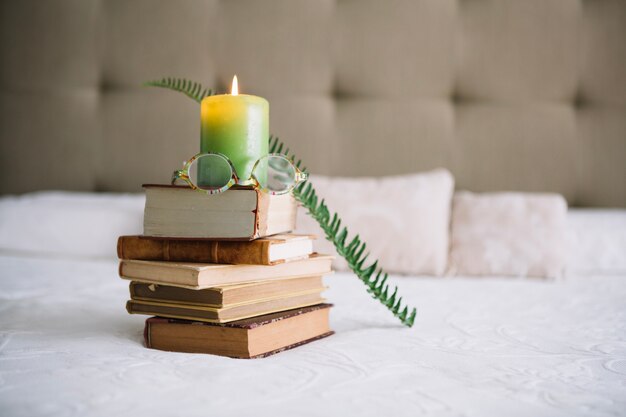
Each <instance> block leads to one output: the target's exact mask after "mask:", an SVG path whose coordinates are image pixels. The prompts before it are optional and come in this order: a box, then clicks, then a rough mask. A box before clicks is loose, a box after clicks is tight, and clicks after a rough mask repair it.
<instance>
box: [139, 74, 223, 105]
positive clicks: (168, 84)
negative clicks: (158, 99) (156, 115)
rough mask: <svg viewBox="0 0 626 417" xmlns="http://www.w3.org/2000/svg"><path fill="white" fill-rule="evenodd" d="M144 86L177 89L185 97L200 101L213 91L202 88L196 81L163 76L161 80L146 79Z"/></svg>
mask: <svg viewBox="0 0 626 417" xmlns="http://www.w3.org/2000/svg"><path fill="white" fill-rule="evenodd" d="M143 85H144V86H146V87H160V88H167V89H169V90H173V91H178V92H179V93H183V94H184V95H186V96H187V97H189V98H191V99H193V100H195V101H197V102H198V103H200V102H202V99H203V98H205V97H207V96H210V95H212V94H213V92H212V91H211V90H210V89H208V88H203V87H202V84H200V83H196V82H193V81H190V80H187V79H185V78H171V77H165V78H162V79H161V80H155V81H148V82H145V83H144V84H143Z"/></svg>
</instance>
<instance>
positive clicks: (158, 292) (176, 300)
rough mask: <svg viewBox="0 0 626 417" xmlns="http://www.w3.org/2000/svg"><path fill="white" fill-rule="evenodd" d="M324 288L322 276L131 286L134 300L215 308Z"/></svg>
mask: <svg viewBox="0 0 626 417" xmlns="http://www.w3.org/2000/svg"><path fill="white" fill-rule="evenodd" d="M324 288H325V287H324V283H323V281H322V277H321V276H313V277H302V278H289V279H281V280H276V281H256V282H250V283H246V284H235V285H220V286H216V287H213V288H206V289H202V290H192V289H189V288H182V287H174V286H171V285H159V284H149V283H144V282H137V281H132V282H131V283H130V285H129V290H130V298H131V299H133V300H139V301H151V302H162V303H172V304H180V305H192V306H193V305H196V306H204V307H214V308H223V307H229V306H233V305H237V304H247V303H254V302H260V301H265V300H271V299H275V298H284V297H288V296H291V295H293V294H299V293H304V292H308V291H313V290H320V291H321V290H322V289H324Z"/></svg>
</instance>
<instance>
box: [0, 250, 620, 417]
mask: <svg viewBox="0 0 626 417" xmlns="http://www.w3.org/2000/svg"><path fill="white" fill-rule="evenodd" d="M0 270H1V271H2V273H3V277H2V279H1V280H0V294H1V295H2V296H1V297H2V298H1V300H2V301H1V304H2V314H1V315H0V341H1V342H2V344H1V346H2V355H1V359H2V366H0V381H2V382H1V387H2V389H1V390H0V410H2V415H7V416H13V417H21V416H24V417H39V416H50V415H54V416H81V417H82V416H86V415H89V416H93V417H98V416H106V417H110V416H147V415H149V416H154V417H160V416H168V417H169V416H172V415H180V414H184V415H186V416H206V415H207V414H210V415H216V416H223V417H231V416H242V415H249V414H250V410H254V415H255V416H259V417H265V416H271V417H280V416H301V415H304V416H339V415H341V416H353V415H358V416H375V417H380V416H383V415H384V416H387V415H393V416H398V417H404V416H407V417H408V416H416V415H420V416H427V415H433V416H438V417H449V416H458V417H489V416H494V417H501V416H516V417H517V416H519V417H522V416H555V417H557V416H558V417H561V416H562V417H573V416H594V417H614V416H619V415H622V414H623V412H624V409H626V396H625V395H624V375H625V373H626V350H625V346H626V329H625V328H624V325H625V324H624V323H625V321H624V316H625V315H626V309H625V305H624V299H625V298H626V276H624V275H622V276H615V277H607V276H586V277H584V279H577V280H566V281H552V282H545V281H540V280H524V281H522V280H516V281H511V280H510V279H499V278H495V277H494V278H491V279H484V280H470V279H460V278H454V279H446V280H442V279H440V278H435V279H433V278H417V277H414V278H405V279H402V280H400V279H397V280H396V279H395V278H394V277H392V278H391V281H392V282H393V283H395V284H399V285H400V288H401V292H402V295H403V297H404V298H403V299H404V300H405V301H406V302H409V303H410V304H413V305H415V306H417V307H418V315H417V320H416V322H415V326H414V327H413V328H412V329H407V328H404V327H402V326H401V325H399V324H398V322H397V321H396V320H395V318H394V317H393V316H391V315H390V314H389V313H388V312H387V310H386V309H385V308H384V307H382V306H380V305H379V304H378V303H377V302H375V301H374V300H372V299H371V297H370V296H369V295H368V294H367V293H366V291H365V289H364V287H363V284H362V283H360V282H359V281H358V279H357V278H356V277H354V276H352V275H349V274H336V275H334V276H329V277H327V279H326V280H325V282H326V284H327V285H329V287H330V289H329V291H327V292H326V293H325V294H326V296H327V298H328V299H329V301H330V302H332V303H334V304H335V307H334V309H333V310H331V312H330V320H331V328H332V329H333V330H335V331H336V334H335V335H334V336H332V337H329V338H327V339H324V340H321V341H318V342H315V343H311V344H309V345H305V346H302V347H299V348H297V349H294V350H291V351H287V352H283V353H281V354H279V355H275V356H272V357H269V358H266V359H259V360H254V361H247V360H237V359H228V358H222V357H217V356H209V355H200V354H183V353H168V352H161V351H157V350H149V349H146V348H145V347H143V345H142V343H143V336H142V330H143V322H144V317H142V316H136V315H132V316H131V315H129V314H127V313H126V311H125V310H124V302H125V301H126V299H127V297H128V285H127V283H126V282H123V281H122V280H121V279H119V278H118V277H117V263H116V262H115V261H113V260H110V261H98V262H96V261H89V262H87V261H79V260H68V259H50V258H35V257H30V258H29V257H24V256H20V257H10V256H6V255H1V254H0Z"/></svg>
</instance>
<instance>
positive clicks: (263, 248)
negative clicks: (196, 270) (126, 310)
mask: <svg viewBox="0 0 626 417" xmlns="http://www.w3.org/2000/svg"><path fill="white" fill-rule="evenodd" d="M312 253H313V241H312V237H311V236H309V235H294V234H280V235H275V236H270V237H266V238H261V239H256V240H252V241H243V242H242V241H231V240H226V241H224V240H207V239H168V238H157V237H148V236H120V237H119V239H118V241H117V256H118V257H119V258H120V259H137V260H144V261H173V262H204V263H216V264H252V265H275V264H277V263H282V262H286V261H291V260H295V259H303V258H306V257H308V256H309V255H310V254H312Z"/></svg>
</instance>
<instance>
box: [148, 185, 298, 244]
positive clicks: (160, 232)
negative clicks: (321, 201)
mask: <svg viewBox="0 0 626 417" xmlns="http://www.w3.org/2000/svg"><path fill="white" fill-rule="evenodd" d="M143 188H144V190H145V192H146V205H145V210H144V220H143V231H144V233H143V234H144V235H145V236H156V237H179V238H209V239H240V240H252V239H256V238H259V237H265V236H270V235H275V234H278V233H286V232H290V231H292V230H294V229H295V225H296V209H297V205H296V200H295V199H294V197H293V196H292V195H291V193H288V194H282V195H271V194H268V193H264V192H261V191H259V190H255V189H254V188H251V187H233V188H231V189H230V190H228V191H227V192H224V193H220V194H214V195H207V194H204V193H200V192H198V191H195V190H193V189H191V188H190V187H181V186H174V185H150V184H146V185H144V186H143Z"/></svg>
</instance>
